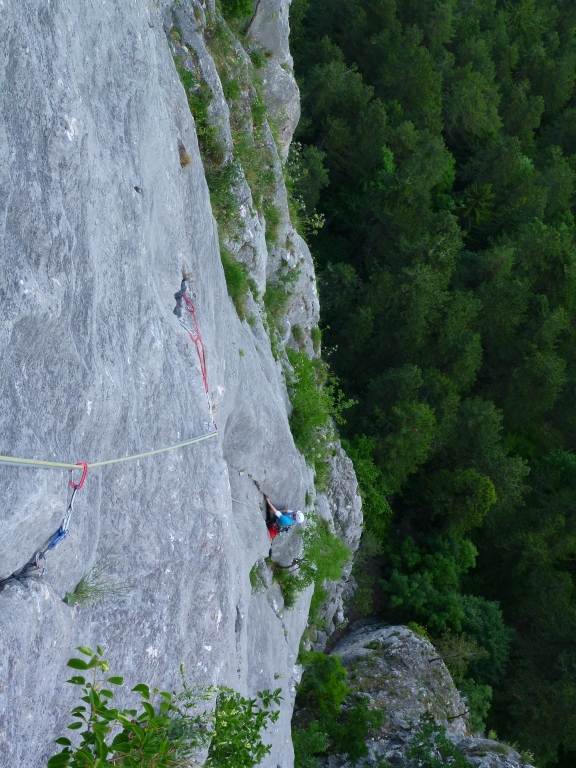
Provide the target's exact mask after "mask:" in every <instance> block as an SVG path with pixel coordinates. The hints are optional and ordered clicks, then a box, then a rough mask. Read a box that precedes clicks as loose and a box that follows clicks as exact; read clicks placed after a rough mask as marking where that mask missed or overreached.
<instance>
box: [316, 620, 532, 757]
mask: <svg viewBox="0 0 576 768" xmlns="http://www.w3.org/2000/svg"><path fill="white" fill-rule="evenodd" d="M331 653H332V654H334V655H338V656H340V657H341V659H342V663H343V665H344V667H345V668H346V669H347V671H348V673H349V678H348V684H349V685H350V687H351V689H352V691H353V692H354V693H356V694H358V695H362V696H368V698H369V700H370V705H369V706H370V708H373V709H378V710H380V711H382V712H383V713H384V721H383V723H382V726H381V727H380V728H379V729H378V730H376V731H374V732H373V733H372V734H371V737H370V740H369V741H368V742H367V747H368V752H369V754H368V756H367V757H366V758H364V759H363V760H361V761H360V762H359V763H358V764H357V765H358V766H366V767H368V766H370V768H390V767H393V768H419V766H421V765H423V764H425V763H423V762H422V758H421V757H420V759H419V758H418V757H416V756H414V747H415V746H416V747H417V746H419V745H420V746H421V745H424V744H425V743H426V737H425V736H424V733H423V725H424V724H425V723H427V722H432V723H433V724H435V725H437V726H441V728H442V729H444V731H445V734H446V737H447V738H448V739H449V741H450V742H451V743H452V744H453V745H454V746H455V747H456V749H457V751H458V753H459V754H460V755H461V756H462V757H464V758H465V760H466V761H467V763H469V764H470V765H472V766H475V767H476V768H533V767H532V766H531V765H530V763H528V762H526V761H525V760H524V759H523V758H522V756H521V755H520V754H519V753H518V752H517V751H516V750H515V749H513V748H512V747H510V746H508V745H507V744H503V743H501V742H497V741H493V740H492V739H486V738H484V737H482V736H476V735H473V734H472V733H471V731H470V724H469V715H468V707H467V702H466V699H465V697H463V696H462V695H461V694H460V692H459V691H458V690H457V689H456V686H455V685H454V682H453V680H452V677H451V675H450V673H449V671H448V669H447V668H446V665H445V664H444V661H443V660H442V659H441V658H440V657H439V656H438V652H437V651H436V649H435V648H434V646H433V645H432V644H431V643H430V642H429V641H428V640H426V639H425V638H423V637H420V636H419V635H417V634H415V633H414V632H413V631H412V630H410V629H408V628H407V627H402V626H389V625H384V624H382V623H378V622H376V621H372V620H361V621H358V622H355V624H354V625H353V626H352V627H351V630H350V632H349V634H348V635H347V636H346V637H345V638H343V639H342V640H340V641H339V642H338V643H337V644H336V646H335V647H334V649H333V650H332V652H331ZM427 718H429V719H428V720H427ZM445 757H446V756H445V755H443V754H442V750H441V748H438V747H436V748H435V747H434V746H431V748H430V750H429V759H437V760H440V759H441V760H442V763H441V764H447V765H448V764H450V759H448V762H444V758H445ZM319 765H320V766H322V768H351V764H350V763H349V762H347V761H346V759H345V758H344V757H338V756H331V757H327V758H320V760H319Z"/></svg>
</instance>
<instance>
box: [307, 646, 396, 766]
mask: <svg viewBox="0 0 576 768" xmlns="http://www.w3.org/2000/svg"><path fill="white" fill-rule="evenodd" d="M301 660H302V663H303V664H304V665H305V666H304V674H303V676H302V682H301V683H300V685H299V686H298V693H297V698H296V723H295V727H294V729H293V733H294V734H295V735H296V740H295V750H294V751H295V755H296V763H295V766H296V768H314V765H315V763H314V762H313V761H309V762H306V760H305V759H304V758H306V757H309V756H308V755H306V754H304V746H305V745H310V746H311V748H312V749H314V750H315V751H314V752H312V754H319V753H320V752H321V750H322V746H323V750H322V752H323V754H334V755H336V754H345V755H348V757H349V759H350V760H351V761H352V762H354V763H355V762H356V761H358V760H359V759H360V758H361V757H365V756H366V755H367V754H368V748H367V746H366V739H367V736H368V733H369V731H370V729H371V728H377V727H378V726H380V725H381V723H382V719H383V715H382V713H381V712H378V711H373V710H370V709H368V703H369V699H368V697H365V696H362V697H360V698H356V697H354V696H353V695H351V692H350V687H349V686H348V685H347V683H346V682H345V681H346V678H347V676H348V673H347V672H346V669H345V668H344V667H343V666H342V662H341V660H340V657H339V656H325V655H324V654H323V653H316V652H314V651H308V652H306V653H304V654H302V655H301ZM293 738H294V737H293Z"/></svg>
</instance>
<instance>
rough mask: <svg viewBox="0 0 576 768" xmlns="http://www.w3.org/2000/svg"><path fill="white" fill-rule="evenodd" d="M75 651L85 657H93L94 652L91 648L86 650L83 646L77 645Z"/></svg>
mask: <svg viewBox="0 0 576 768" xmlns="http://www.w3.org/2000/svg"><path fill="white" fill-rule="evenodd" d="M76 650H77V651H80V653H83V654H84V655H85V656H94V651H93V650H92V649H91V648H87V647H86V646H85V645H79V646H78V648H76Z"/></svg>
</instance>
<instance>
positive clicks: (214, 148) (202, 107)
mask: <svg viewBox="0 0 576 768" xmlns="http://www.w3.org/2000/svg"><path fill="white" fill-rule="evenodd" d="M174 63H175V64H176V71H177V72H178V75H179V77H180V80H181V82H182V85H183V86H184V91H185V93H186V98H187V100H188V106H189V108H190V112H191V113H192V115H193V117H194V123H195V126H196V135H197V136H198V143H199V145H200V151H201V153H202V158H203V159H204V160H207V161H209V162H212V163H217V164H219V163H221V162H222V161H223V159H224V148H223V146H222V144H221V143H220V142H219V140H218V131H217V129H216V127H215V126H214V125H213V124H212V123H211V122H210V119H209V116H208V108H209V106H210V102H211V101H212V98H213V95H212V91H211V90H210V88H209V86H208V85H207V83H205V82H199V81H197V79H196V77H195V76H194V73H193V72H191V71H190V70H188V69H186V67H185V66H184V59H183V57H181V56H176V57H175V59H174Z"/></svg>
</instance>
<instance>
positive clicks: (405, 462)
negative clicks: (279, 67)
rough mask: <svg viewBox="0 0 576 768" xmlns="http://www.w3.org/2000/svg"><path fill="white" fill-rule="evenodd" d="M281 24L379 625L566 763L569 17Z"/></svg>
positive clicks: (574, 115)
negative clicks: (451, 642)
mask: <svg viewBox="0 0 576 768" xmlns="http://www.w3.org/2000/svg"><path fill="white" fill-rule="evenodd" d="M291 24H292V49H293V53H294V56H295V63H296V73H297V76H298V79H299V84H300V88H301V91H302V104H303V116H302V120H301V123H300V126H299V129H298V136H297V138H298V141H299V142H300V143H301V145H302V147H303V148H302V151H301V153H300V160H299V162H300V163H301V164H302V167H303V168H304V171H305V172H304V173H303V174H302V177H301V178H302V181H301V183H300V188H299V190H298V192H299V194H300V195H301V197H302V198H303V201H304V204H305V205H306V208H307V210H309V211H311V210H313V209H314V208H315V207H316V208H317V209H318V210H319V211H320V212H321V213H322V214H324V216H325V217H326V223H325V225H324V227H323V228H322V230H321V231H320V233H319V235H318V237H317V239H316V241H315V243H314V244H313V247H314V252H315V257H316V259H317V262H318V266H319V273H320V279H321V291H322V310H323V324H324V328H325V330H324V343H325V345H326V347H328V348H331V350H332V351H331V357H330V361H331V365H332V367H333V369H334V371H335V373H336V374H337V375H338V376H339V378H340V382H341V385H342V387H343V389H344V391H345V393H346V395H347V396H349V397H352V398H353V399H354V400H355V401H356V405H355V406H354V407H353V409H351V411H349V412H348V413H349V415H348V425H347V427H346V428H345V437H346V438H347V441H348V447H349V451H350V454H351V455H352V457H353V459H354V461H355V463H356V467H357V471H358V474H359V478H360V481H361V484H362V485H363V490H364V493H365V497H366V504H365V511H366V527H367V528H368V529H369V530H371V531H372V533H374V534H375V535H376V536H378V537H379V538H380V539H381V540H382V541H383V542H384V547H385V552H386V557H385V563H386V565H385V571H384V572H383V573H382V581H381V585H382V589H383V591H384V594H385V595H386V599H387V604H388V609H387V610H388V613H389V615H390V616H391V617H392V616H394V617H398V618H400V619H404V620H414V621H417V622H419V623H421V624H423V625H426V626H427V627H428V630H429V631H430V632H431V633H432V634H435V635H436V636H440V634H441V633H444V632H446V631H450V632H452V633H455V634H458V633H463V632H465V633H467V635H466V636H468V637H472V638H474V639H475V641H476V642H477V643H478V644H479V645H480V646H482V647H483V648H484V649H486V650H487V651H488V653H489V654H490V656H489V658H488V659H486V658H482V659H478V660H477V661H476V662H474V663H472V664H471V665H470V670H469V676H468V678H467V680H468V682H466V681H464V683H463V687H464V688H465V687H466V685H476V686H477V689H478V690H480V688H482V690H486V686H491V687H492V688H493V703H492V709H491V714H490V716H489V724H490V726H493V727H495V728H496V729H497V730H498V733H499V735H501V736H503V737H506V738H509V739H512V740H516V741H518V742H520V743H521V745H522V746H525V747H527V748H530V749H532V750H534V752H535V754H536V756H537V759H538V760H539V761H540V762H539V764H540V765H543V766H544V765H549V766H552V765H555V764H560V765H562V766H568V765H573V764H574V760H575V758H576V685H575V684H576V589H575V577H576V456H575V454H574V452H575V451H576V408H575V407H574V402H575V394H576V241H575V233H576V227H575V222H574V214H575V205H576V200H575V196H574V192H575V190H574V184H575V177H576V91H575V72H576V3H574V2H573V0H474V2H470V0H445V1H444V0H403V1H402V2H394V0H294V2H293V6H292V11H291ZM469 690H471V689H467V692H469ZM488 690H489V689H488ZM472 698H473V697H472V696H471V699H472Z"/></svg>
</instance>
